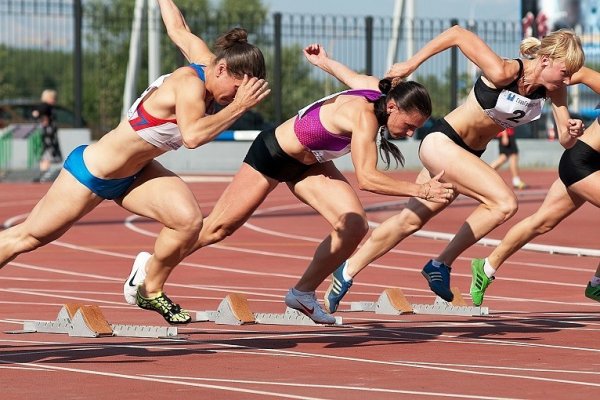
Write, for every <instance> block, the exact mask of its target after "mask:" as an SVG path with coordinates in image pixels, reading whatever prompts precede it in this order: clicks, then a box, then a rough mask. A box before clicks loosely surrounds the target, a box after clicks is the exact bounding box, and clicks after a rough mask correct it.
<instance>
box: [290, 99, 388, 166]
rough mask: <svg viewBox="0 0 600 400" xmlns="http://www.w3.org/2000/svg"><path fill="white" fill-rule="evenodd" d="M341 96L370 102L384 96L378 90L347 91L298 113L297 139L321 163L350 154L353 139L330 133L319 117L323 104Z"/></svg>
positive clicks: (317, 102)
mask: <svg viewBox="0 0 600 400" xmlns="http://www.w3.org/2000/svg"><path fill="white" fill-rule="evenodd" d="M340 95H346V96H362V97H364V98H366V99H367V100H369V101H375V100H377V99H378V98H380V97H381V96H382V94H381V92H379V91H377V90H369V89H357V90H352V89H351V90H345V91H343V92H338V93H334V94H332V95H329V96H327V97H324V98H322V99H320V100H317V101H315V102H314V103H312V104H309V105H308V106H306V107H304V108H303V109H301V110H300V111H298V115H297V116H296V120H295V121H294V132H295V134H296V137H297V138H298V141H300V143H301V144H302V145H303V146H304V147H306V148H307V149H308V150H309V151H310V152H311V153H313V155H314V156H315V158H316V159H317V161H318V162H320V163H323V162H326V161H329V160H333V159H335V158H338V157H341V156H343V155H344V154H347V153H349V152H350V142H351V139H352V138H351V137H348V136H342V135H336V134H334V133H331V132H329V131H328V130H327V129H326V128H325V127H324V126H323V124H322V123H321V118H320V116H319V112H320V110H321V106H322V105H323V103H325V102H326V101H327V100H329V99H332V98H334V97H336V96H340Z"/></svg>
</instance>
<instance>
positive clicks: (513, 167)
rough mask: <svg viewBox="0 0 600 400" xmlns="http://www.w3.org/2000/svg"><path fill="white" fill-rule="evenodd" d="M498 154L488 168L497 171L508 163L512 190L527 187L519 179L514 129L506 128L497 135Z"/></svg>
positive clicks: (517, 152)
mask: <svg viewBox="0 0 600 400" xmlns="http://www.w3.org/2000/svg"><path fill="white" fill-rule="evenodd" d="M498 152H499V155H498V158H497V159H496V160H495V161H494V162H492V163H491V164H490V166H491V167H492V168H494V169H495V170H498V169H500V167H502V166H503V165H504V164H505V163H506V162H507V161H508V168H509V169H510V175H511V177H512V185H513V188H515V189H525V187H526V186H527V185H526V184H525V182H523V181H522V180H521V178H520V177H519V148H518V147H517V139H516V137H515V129H514V128H510V127H509V128H506V129H505V130H503V131H502V132H500V133H499V134H498Z"/></svg>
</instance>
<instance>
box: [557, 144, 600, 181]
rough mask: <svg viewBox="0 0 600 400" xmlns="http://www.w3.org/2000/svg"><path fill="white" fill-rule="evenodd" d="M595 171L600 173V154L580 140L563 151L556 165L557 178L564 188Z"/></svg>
mask: <svg viewBox="0 0 600 400" xmlns="http://www.w3.org/2000/svg"><path fill="white" fill-rule="evenodd" d="M596 171H600V153H599V152H597V151H596V150H594V149H593V148H591V147H590V146H589V145H588V144H587V143H584V142H582V141H581V140H578V141H577V142H576V143H575V145H574V146H573V147H571V148H570V149H567V150H565V151H564V153H563V154H562V157H561V158H560V163H559V164H558V176H559V177H560V180H561V181H562V183H564V184H565V186H566V187H569V186H571V185H572V184H574V183H577V182H579V181H580V180H582V179H583V178H586V177H587V176H589V175H591V174H593V173H594V172H596Z"/></svg>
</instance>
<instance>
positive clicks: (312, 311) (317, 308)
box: [285, 289, 335, 324]
mask: <svg viewBox="0 0 600 400" xmlns="http://www.w3.org/2000/svg"><path fill="white" fill-rule="evenodd" d="M285 304H286V305H287V306H288V307H290V308H293V309H294V310H298V311H300V312H301V313H303V314H304V315H306V316H307V317H308V318H310V319H312V320H313V321H315V322H316V323H318V324H335V317H334V316H333V315H330V314H327V313H326V312H325V310H323V308H321V305H320V304H319V302H318V301H317V298H316V296H315V292H310V293H306V294H302V295H297V294H295V293H294V290H293V289H290V291H289V292H288V293H287V294H286V295H285Z"/></svg>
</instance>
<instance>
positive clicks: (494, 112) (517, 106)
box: [474, 59, 546, 129]
mask: <svg viewBox="0 0 600 400" xmlns="http://www.w3.org/2000/svg"><path fill="white" fill-rule="evenodd" d="M516 60H517V62H518V63H519V74H518V75H517V78H516V79H515V80H514V81H512V82H511V83H510V84H508V85H507V86H505V87H502V88H491V87H489V86H488V85H486V84H485V82H484V81H483V79H482V78H481V76H480V77H479V78H478V79H477V81H475V87H474V92H475V98H476V99H477V102H478V103H479V105H480V106H481V108H483V112H485V113H486V114H487V116H488V117H490V118H491V119H492V120H493V121H494V122H495V123H496V124H498V125H499V126H501V127H502V128H505V129H506V128H514V127H515V126H519V125H523V124H526V123H528V122H531V121H535V120H536V119H538V118H540V116H541V115H542V108H543V107H544V102H545V101H546V88H545V87H543V86H542V87H540V88H537V89H536V90H534V91H533V92H532V93H531V94H528V95H526V96H523V95H521V94H519V88H518V82H519V79H521V77H522V76H523V73H524V72H523V61H522V60H520V59H516Z"/></svg>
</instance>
